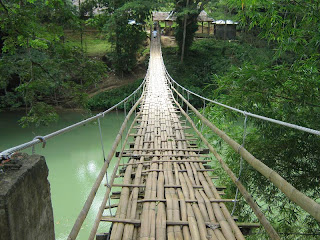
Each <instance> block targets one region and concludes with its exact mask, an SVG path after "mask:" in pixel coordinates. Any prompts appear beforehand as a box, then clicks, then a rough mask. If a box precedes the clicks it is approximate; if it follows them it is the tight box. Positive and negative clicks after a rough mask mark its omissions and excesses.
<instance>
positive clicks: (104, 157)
mask: <svg viewBox="0 0 320 240" xmlns="http://www.w3.org/2000/svg"><path fill="white" fill-rule="evenodd" d="M98 126H99V133H100V142H101V148H102V154H103V162H106V154H105V151H104V144H103V139H102V130H101V124H100V118H98ZM106 182H107V187H109V186H110V185H109V179H108V170H107V171H106ZM108 203H109V211H110V216H112V212H111V201H110V198H109V202H108Z"/></svg>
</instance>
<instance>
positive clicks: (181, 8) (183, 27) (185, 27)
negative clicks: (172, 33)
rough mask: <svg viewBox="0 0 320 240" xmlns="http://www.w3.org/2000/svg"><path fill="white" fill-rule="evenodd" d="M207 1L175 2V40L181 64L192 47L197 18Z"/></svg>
mask: <svg viewBox="0 0 320 240" xmlns="http://www.w3.org/2000/svg"><path fill="white" fill-rule="evenodd" d="M207 2H208V1H199V0H196V1H192V0H191V1H190V0H183V1H180V0H176V7H175V12H176V15H177V20H176V22H177V27H176V40H177V42H178V46H179V52H180V54H181V62H183V58H184V55H186V54H187V53H188V50H189V48H190V46H191V45H192V42H193V39H194V34H195V32H196V31H197V29H198V22H197V17H198V15H199V14H200V12H201V11H202V10H203V8H204V6H205V4H206V3H207Z"/></svg>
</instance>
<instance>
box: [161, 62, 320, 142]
mask: <svg viewBox="0 0 320 240" xmlns="http://www.w3.org/2000/svg"><path fill="white" fill-rule="evenodd" d="M163 65H164V64H163ZM164 70H165V72H166V74H167V75H168V77H169V78H170V80H171V81H172V82H174V83H175V84H176V85H177V86H179V87H180V88H181V89H184V90H186V91H187V92H189V93H191V94H192V95H194V96H197V97H198V98H201V99H203V100H206V101H208V102H211V103H214V104H216V105H219V106H222V107H224V108H227V109H230V110H232V111H235V112H238V113H241V114H243V115H247V116H250V117H254V118H258V119H261V120H264V121H268V122H272V123H276V124H279V125H282V126H286V127H289V128H294V129H297V130H300V131H303V132H307V133H311V134H315V135H318V136H320V131H318V130H315V129H312V128H307V127H302V126H299V125H296V124H292V123H288V122H284V121H280V120H277V119H273V118H269V117H265V116H261V115H258V114H254V113H250V112H246V111H243V110H240V109H238V108H235V107H231V106H228V105H226V104H223V103H220V102H217V101H214V100H211V99H209V98H206V97H203V96H201V95H199V94H197V93H194V92H192V91H190V90H189V89H187V88H185V87H183V86H181V85H180V84H179V83H177V82H176V81H175V80H174V79H173V78H172V77H171V76H170V74H169V73H168V71H167V69H166V68H164Z"/></svg>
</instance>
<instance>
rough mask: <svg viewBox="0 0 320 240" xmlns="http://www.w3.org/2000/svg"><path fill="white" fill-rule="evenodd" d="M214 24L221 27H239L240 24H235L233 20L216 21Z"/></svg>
mask: <svg viewBox="0 0 320 240" xmlns="http://www.w3.org/2000/svg"><path fill="white" fill-rule="evenodd" d="M213 23H214V24H217V25H220V24H223V25H224V24H228V25H233V24H234V25H237V24H238V22H234V21H232V20H216V21H213Z"/></svg>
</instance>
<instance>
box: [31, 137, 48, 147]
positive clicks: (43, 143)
mask: <svg viewBox="0 0 320 240" xmlns="http://www.w3.org/2000/svg"><path fill="white" fill-rule="evenodd" d="M36 139H38V140H40V141H41V142H42V148H45V146H46V144H47V141H46V140H45V139H44V137H43V136H36V137H34V138H33V140H36Z"/></svg>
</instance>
